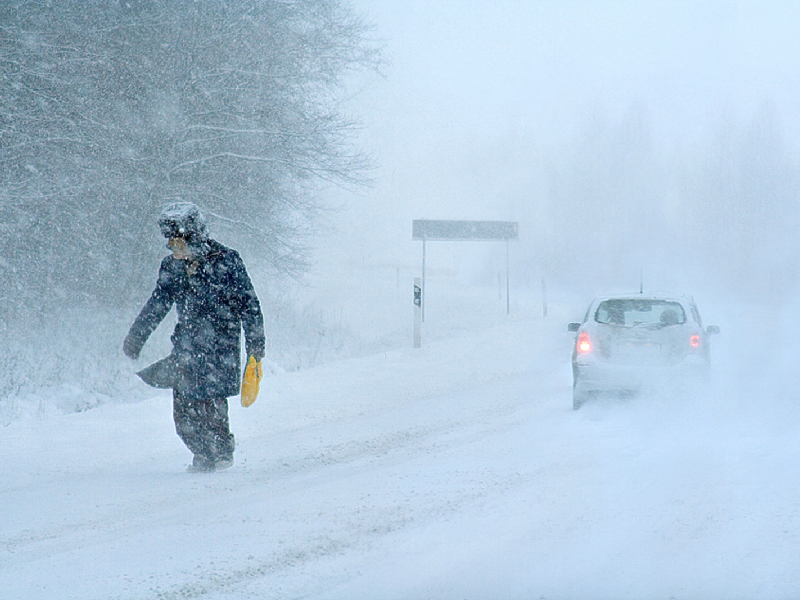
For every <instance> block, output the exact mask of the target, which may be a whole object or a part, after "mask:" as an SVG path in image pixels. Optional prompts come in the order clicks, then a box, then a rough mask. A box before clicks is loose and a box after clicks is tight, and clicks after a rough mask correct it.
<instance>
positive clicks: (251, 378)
mask: <svg viewBox="0 0 800 600" xmlns="http://www.w3.org/2000/svg"><path fill="white" fill-rule="evenodd" d="M262 374H263V371H262V370H261V361H260V360H259V361H256V358H255V356H250V358H248V359H247V366H246V367H245V369H244V377H243V378H242V406H245V407H246V406H250V405H251V404H253V402H255V401H256V398H257V397H258V385H259V383H260V382H261V376H262Z"/></svg>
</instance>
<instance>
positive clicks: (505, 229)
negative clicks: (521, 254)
mask: <svg viewBox="0 0 800 600" xmlns="http://www.w3.org/2000/svg"><path fill="white" fill-rule="evenodd" d="M518 237H519V224H518V223H516V222H514V221H428V220H423V219H414V220H413V221H411V238H412V239H413V240H422V241H426V240H427V241H431V242H458V241H462V242H471V241H480V240H487V241H503V240H516V239H517V238H518Z"/></svg>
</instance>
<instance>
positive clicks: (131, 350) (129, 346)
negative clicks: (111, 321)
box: [122, 334, 142, 360]
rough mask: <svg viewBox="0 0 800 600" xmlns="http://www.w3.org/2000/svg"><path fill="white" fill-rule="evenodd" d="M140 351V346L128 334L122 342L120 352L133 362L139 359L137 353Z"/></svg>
mask: <svg viewBox="0 0 800 600" xmlns="http://www.w3.org/2000/svg"><path fill="white" fill-rule="evenodd" d="M141 351H142V346H141V344H139V343H137V342H136V340H135V339H133V338H132V337H131V335H130V334H128V335H127V336H125V341H124V342H122V352H123V353H124V354H125V356H127V357H128V358H132V359H133V360H136V359H137V358H139V352H141Z"/></svg>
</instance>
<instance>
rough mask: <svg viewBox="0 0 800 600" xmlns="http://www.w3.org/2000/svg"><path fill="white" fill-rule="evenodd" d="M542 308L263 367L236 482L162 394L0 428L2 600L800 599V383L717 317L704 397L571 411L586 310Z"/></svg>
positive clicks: (247, 412)
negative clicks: (578, 322) (268, 373)
mask: <svg viewBox="0 0 800 600" xmlns="http://www.w3.org/2000/svg"><path fill="white" fill-rule="evenodd" d="M587 301H588V300H587ZM701 308H702V307H701ZM535 313H536V311H534V310H530V311H526V312H525V314H520V315H513V316H511V317H508V318H501V319H496V318H493V319H489V322H490V323H491V326H487V327H483V328H480V327H476V328H475V329H473V330H471V331H459V332H457V334H455V335H453V336H451V337H447V336H444V335H441V336H439V337H438V338H437V339H435V340H432V341H429V342H428V343H426V345H425V347H423V348H422V349H419V350H414V349H412V348H410V347H406V348H400V349H394V350H387V351H385V352H381V353H379V354H374V355H371V356H366V357H362V358H357V359H351V360H346V361H339V362H335V363H329V364H326V365H322V366H319V367H316V368H313V369H308V370H304V371H297V372H291V373H281V374H277V375H275V376H273V377H271V378H269V379H268V380H266V381H265V383H264V385H263V387H262V394H261V397H260V398H259V400H258V401H257V403H256V404H255V405H254V406H253V407H251V408H249V409H243V408H241V407H239V406H238V404H237V399H236V398H233V399H232V402H231V420H232V429H233V431H234V433H235V434H236V437H237V444H238V448H237V453H236V461H237V462H236V464H235V465H234V467H233V468H231V469H230V470H228V471H224V472H220V473H213V474H187V473H186V472H185V470H184V469H185V467H186V465H187V464H188V463H189V460H190V455H189V454H188V451H187V450H186V449H185V448H184V447H183V445H182V444H181V442H180V440H179V439H178V438H177V436H176V435H175V433H174V431H173V429H172V422H171V399H170V396H169V394H166V393H161V392H154V393H153V394H152V395H151V397H150V398H149V399H148V400H146V401H144V402H139V403H129V404H103V405H101V406H100V407H99V408H96V409H93V410H89V411H86V412H82V413H69V414H64V413H61V412H58V411H55V410H52V409H48V408H46V406H47V405H46V404H45V405H44V406H45V410H43V411H41V412H39V413H36V414H33V415H28V416H27V417H25V418H21V419H19V420H17V421H15V422H12V423H11V424H9V425H8V426H6V427H3V428H0V436H1V438H0V441H2V447H3V449H4V460H3V461H2V463H1V464H0V505H2V512H0V590H2V591H0V597H2V598H9V599H12V598H13V599H16V598H26V599H38V598H41V599H45V598H47V599H67V598H75V599H78V598H80V599H81V600H88V599H95V598H96V599H120V600H128V599H131V600H133V599H150V598H152V599H172V598H204V599H214V600H222V599H225V600H239V599H254V598H259V599H262V598H263V599H269V598H282V599H286V598H304V599H311V598H318V599H352V598H374V599H398V600H399V599H408V598H444V599H449V598H452V599H456V598H458V599H464V598H472V599H483V598H492V599H495V598H501V599H502V598H508V599H512V598H513V599H528V598H632V599H633V598H637V599H639V598H765V599H766V598H769V599H772V598H790V597H797V596H798V595H800V566H799V565H800V562H798V560H797V556H798V555H799V554H800V512H799V511H798V502H797V498H798V496H800V477H799V476H798V469H797V458H796V457H797V455H798V450H800V442H799V441H798V427H797V423H798V417H800V411H798V408H797V407H796V403H795V398H796V392H795V391H794V390H795V389H796V386H795V385H794V384H793V383H792V382H796V379H797V377H796V376H791V377H789V378H788V379H786V381H779V378H778V374H777V373H776V372H775V370H774V369H773V370H769V369H767V370H766V371H765V373H766V375H765V376H764V377H761V378H759V377H758V376H756V375H754V374H753V373H751V372H748V371H747V370H746V369H743V368H742V367H743V365H744V364H745V363H744V362H739V359H741V360H742V361H747V363H748V364H751V363H752V364H755V363H753V360H752V358H753V357H749V356H744V355H742V354H741V353H740V352H738V353H737V351H736V350H732V348H734V347H735V345H736V344H740V343H742V342H743V341H744V340H746V339H748V338H749V339H751V340H752V339H754V338H752V335H751V334H752V332H751V331H746V332H743V329H742V328H741V327H739V325H741V323H739V324H737V323H735V322H719V321H716V322H715V323H716V324H720V325H722V326H723V335H722V336H720V338H718V339H717V340H715V341H716V342H717V346H718V348H717V352H716V353H715V354H716V355H717V358H718V363H721V364H720V365H719V366H718V370H717V380H716V385H715V387H714V388H713V389H712V390H711V391H710V392H708V393H707V394H704V395H702V396H701V397H694V398H692V397H685V398H684V397H652V398H634V399H626V400H621V401H604V402H598V403H595V404H590V405H587V406H585V407H584V408H582V409H581V410H580V411H572V409H571V397H570V371H569V352H570V347H571V343H572V337H571V335H570V334H568V333H567V332H566V327H565V325H566V323H567V322H568V321H570V320H575V318H576V316H578V315H576V314H573V311H569V310H567V309H560V308H559V307H555V308H553V307H551V311H550V316H548V317H547V318H542V317H541V316H538V315H536V314H535ZM731 318H732V319H734V318H736V314H734V315H733V316H732V317H731ZM737 330H738V331H740V333H739V334H737V333H736V331H737ZM726 332H728V334H727V337H723V336H726ZM767 338H768V336H767ZM767 338H764V339H762V338H757V341H758V342H759V343H761V342H765V340H766V339H767ZM409 346H410V338H409ZM756 368H759V366H758V365H756Z"/></svg>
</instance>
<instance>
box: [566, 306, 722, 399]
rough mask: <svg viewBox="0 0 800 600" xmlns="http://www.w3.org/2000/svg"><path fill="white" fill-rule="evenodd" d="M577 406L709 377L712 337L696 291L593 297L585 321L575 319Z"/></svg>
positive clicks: (713, 331)
mask: <svg viewBox="0 0 800 600" xmlns="http://www.w3.org/2000/svg"><path fill="white" fill-rule="evenodd" d="M567 329H568V330H569V331H571V332H574V333H575V344H574V346H573V351H572V382H573V384H572V408H573V409H578V408H580V407H581V405H582V404H583V403H584V402H586V401H587V400H589V399H591V398H592V397H595V396H598V395H601V394H609V393H610V394H615V395H634V394H636V393H638V392H641V391H644V390H647V389H660V388H663V387H666V386H671V385H673V384H675V383H684V382H689V383H693V382H697V383H702V382H704V381H706V380H707V378H708V374H709V369H710V348H709V338H710V337H711V336H712V335H713V334H716V333H719V331H720V329H719V327H717V326H714V325H710V326H708V327H706V328H704V327H703V321H702V319H701V318H700V312H699V311H698V310H697V305H696V304H695V302H694V300H693V299H692V297H691V296H674V295H667V294H657V295H650V294H643V293H638V294H627V295H614V296H599V297H597V298H595V299H594V300H592V303H591V304H590V305H589V308H588V310H587V311H586V315H585V316H584V319H583V322H582V323H570V324H569V325H568V327H567Z"/></svg>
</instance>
